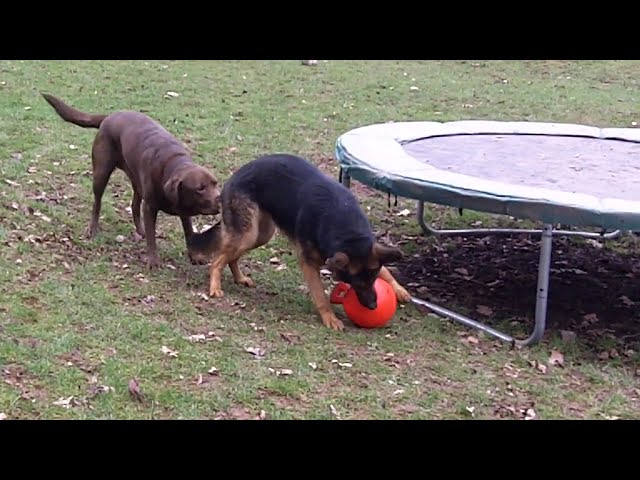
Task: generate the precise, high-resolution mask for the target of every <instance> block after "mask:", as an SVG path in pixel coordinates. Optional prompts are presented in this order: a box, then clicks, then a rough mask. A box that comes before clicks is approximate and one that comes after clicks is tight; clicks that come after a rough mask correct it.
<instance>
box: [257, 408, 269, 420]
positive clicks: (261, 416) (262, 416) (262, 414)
mask: <svg viewBox="0 0 640 480" xmlns="http://www.w3.org/2000/svg"><path fill="white" fill-rule="evenodd" d="M265 418H267V412H265V411H264V410H260V413H259V414H258V418H257V420H264V419H265Z"/></svg>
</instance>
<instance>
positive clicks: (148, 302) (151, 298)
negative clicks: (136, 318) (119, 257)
mask: <svg viewBox="0 0 640 480" xmlns="http://www.w3.org/2000/svg"><path fill="white" fill-rule="evenodd" d="M122 267H123V268H124V265H123V266H122ZM155 301H156V297H154V296H153V295H147V296H146V297H144V298H143V299H142V303H144V304H145V305H153V304H154V303H155Z"/></svg>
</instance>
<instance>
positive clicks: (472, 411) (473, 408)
mask: <svg viewBox="0 0 640 480" xmlns="http://www.w3.org/2000/svg"><path fill="white" fill-rule="evenodd" d="M465 410H466V411H467V412H469V413H470V414H471V416H472V417H473V416H475V415H474V412H475V411H476V407H466V408H465Z"/></svg>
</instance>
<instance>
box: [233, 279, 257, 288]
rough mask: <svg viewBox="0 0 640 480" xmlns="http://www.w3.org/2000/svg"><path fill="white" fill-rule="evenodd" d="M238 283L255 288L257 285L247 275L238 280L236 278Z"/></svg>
mask: <svg viewBox="0 0 640 480" xmlns="http://www.w3.org/2000/svg"><path fill="white" fill-rule="evenodd" d="M236 283H237V284H238V285H244V286H245V287H248V288H254V287H255V286H256V284H255V282H254V281H253V280H251V278H249V277H247V276H244V277H242V278H239V279H238V280H236Z"/></svg>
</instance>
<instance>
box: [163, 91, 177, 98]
mask: <svg viewBox="0 0 640 480" xmlns="http://www.w3.org/2000/svg"><path fill="white" fill-rule="evenodd" d="M179 96H180V94H179V93H177V92H167V93H166V94H165V95H164V98H176V97H179Z"/></svg>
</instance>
